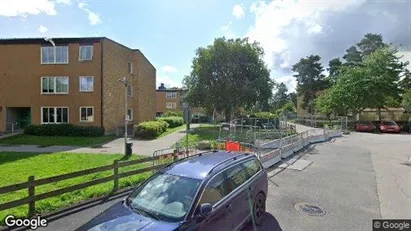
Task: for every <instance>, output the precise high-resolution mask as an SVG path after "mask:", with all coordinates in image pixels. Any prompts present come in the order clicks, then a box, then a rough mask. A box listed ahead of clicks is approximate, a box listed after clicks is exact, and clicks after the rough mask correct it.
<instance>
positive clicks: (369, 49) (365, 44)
mask: <svg viewBox="0 0 411 231" xmlns="http://www.w3.org/2000/svg"><path fill="white" fill-rule="evenodd" d="M357 46H358V48H359V49H360V51H361V55H362V57H367V56H368V55H370V54H372V53H373V52H375V51H376V50H378V49H381V48H384V47H386V46H387V44H385V43H384V42H383V38H382V35H381V34H372V33H367V34H365V35H364V38H362V39H361V41H360V42H359V43H357Z"/></svg>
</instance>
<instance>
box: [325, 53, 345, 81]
mask: <svg viewBox="0 0 411 231" xmlns="http://www.w3.org/2000/svg"><path fill="white" fill-rule="evenodd" d="M342 65H343V63H342V62H341V60H340V59H339V58H335V59H331V60H330V61H329V62H328V68H327V71H328V72H329V74H328V77H327V79H328V81H329V82H330V84H335V82H337V78H338V76H339V75H340V73H341V67H342Z"/></svg>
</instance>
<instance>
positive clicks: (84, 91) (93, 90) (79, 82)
mask: <svg viewBox="0 0 411 231" xmlns="http://www.w3.org/2000/svg"><path fill="white" fill-rule="evenodd" d="M82 78H86V80H87V78H92V79H93V86H92V87H91V88H92V89H91V90H81V79H82ZM78 81H79V91H80V92H93V91H94V76H80V77H79V79H78ZM86 82H87V81H86Z"/></svg>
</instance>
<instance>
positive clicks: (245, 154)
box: [207, 152, 251, 176]
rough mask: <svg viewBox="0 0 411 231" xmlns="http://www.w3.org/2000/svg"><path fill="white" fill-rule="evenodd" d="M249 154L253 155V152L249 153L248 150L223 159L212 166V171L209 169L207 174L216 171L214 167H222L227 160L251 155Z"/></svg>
mask: <svg viewBox="0 0 411 231" xmlns="http://www.w3.org/2000/svg"><path fill="white" fill-rule="evenodd" d="M249 155H251V154H250V153H248V152H246V153H242V154H238V155H236V156H233V157H230V158H228V159H226V160H223V161H221V162H220V163H218V164H216V165H215V166H214V167H213V168H211V169H210V171H208V173H207V176H208V175H210V173H212V172H213V171H214V169H216V168H217V167H220V166H221V165H223V164H225V163H227V162H229V161H232V160H237V159H239V158H240V157H246V156H249Z"/></svg>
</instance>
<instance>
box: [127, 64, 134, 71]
mask: <svg viewBox="0 0 411 231" xmlns="http://www.w3.org/2000/svg"><path fill="white" fill-rule="evenodd" d="M128 73H133V63H131V62H128Z"/></svg>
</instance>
